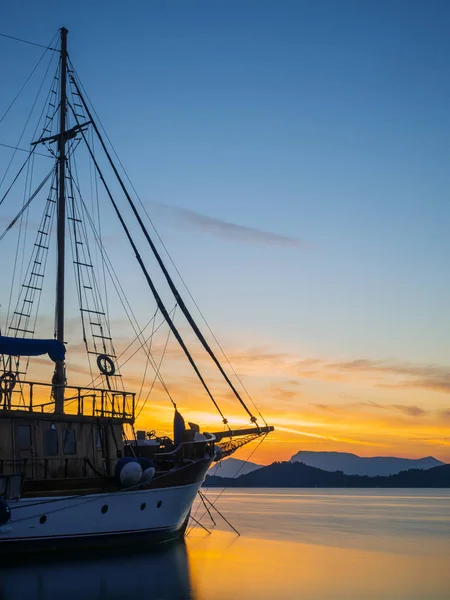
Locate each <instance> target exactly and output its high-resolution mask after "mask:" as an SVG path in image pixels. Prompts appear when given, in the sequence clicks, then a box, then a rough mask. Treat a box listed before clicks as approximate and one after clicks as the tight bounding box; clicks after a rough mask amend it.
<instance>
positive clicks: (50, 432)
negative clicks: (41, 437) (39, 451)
mask: <svg viewBox="0 0 450 600" xmlns="http://www.w3.org/2000/svg"><path fill="white" fill-rule="evenodd" d="M45 453H46V454H48V455H50V456H55V455H56V454H58V432H57V431H56V427H55V426H54V425H53V424H52V426H51V427H50V429H47V431H46V432H45Z"/></svg>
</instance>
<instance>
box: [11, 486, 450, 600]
mask: <svg viewBox="0 0 450 600" xmlns="http://www.w3.org/2000/svg"><path fill="white" fill-rule="evenodd" d="M204 492H205V493H206V495H207V497H208V498H209V499H210V500H211V501H213V502H214V500H215V498H217V497H218V496H219V494H220V490H218V489H216V488H215V489H214V490H204ZM216 506H217V508H218V509H219V511H220V512H221V513H222V514H223V515H224V517H226V519H227V520H228V521H229V522H230V523H231V525H233V527H235V528H236V529H237V530H238V531H239V533H240V535H239V536H238V535H237V534H236V533H235V532H234V531H233V530H232V529H231V528H230V526H229V525H228V524H227V523H226V522H225V521H224V520H223V519H222V518H221V517H220V516H219V514H218V513H217V512H213V513H212V516H213V517H214V520H215V521H216V526H213V523H212V521H211V519H210V517H209V515H208V514H207V513H206V510H205V507H204V506H203V504H201V503H198V504H196V505H195V507H194V510H193V513H192V514H193V516H194V517H195V519H197V520H199V521H200V522H201V523H202V524H203V525H204V526H205V527H206V528H207V529H208V530H209V531H210V532H211V533H209V532H208V531H205V530H204V529H202V528H201V527H199V526H195V527H194V528H193V529H190V528H189V530H188V535H187V537H186V540H185V541H184V542H183V541H182V542H180V543H172V544H163V545H160V546H159V547H158V548H157V549H156V550H153V551H151V552H145V553H139V554H132V555H130V554H129V553H127V554H125V555H123V556H120V555H119V556H114V557H109V558H101V557H98V558H96V559H89V560H83V558H82V557H80V558H79V559H78V560H73V559H71V560H70V561H65V560H62V561H61V560H60V561H58V562H56V563H43V564H35V565H33V564H26V563H25V561H24V563H23V564H21V565H19V566H17V567H8V568H1V567H0V600H22V599H27V600H50V599H63V600H75V599H76V600H112V599H119V598H120V599H121V600H127V599H128V598H130V599H131V598H133V599H139V600H169V599H170V600H209V599H212V600H230V599H233V600H240V599H245V600H253V599H255V600H265V599H268V600H269V599H270V600H282V599H283V600H284V599H286V600H297V599H298V600H324V599H334V600H337V599H343V600H344V599H345V600H356V599H358V600H372V599H373V600H391V599H392V600H394V599H395V600H406V599H408V600H419V599H420V600H448V599H449V598H450V490H436V489H433V490H423V489H421V490H355V489H352V490H343V489H339V490H329V489H326V490H325V489H320V490H318V489H302V490H292V489H289V490H287V489H285V490H283V489H277V490H257V489H251V490H245V489H239V490H236V489H234V490H226V491H225V492H224V493H222V494H221V495H220V498H219V499H218V500H217V503H216Z"/></svg>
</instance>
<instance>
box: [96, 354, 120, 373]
mask: <svg viewBox="0 0 450 600" xmlns="http://www.w3.org/2000/svg"><path fill="white" fill-rule="evenodd" d="M97 367H98V368H99V370H100V373H103V375H106V376H107V377H110V376H111V375H114V373H115V372H116V367H115V365H114V362H113V361H112V359H111V358H110V357H109V356H108V355H107V354H99V355H98V356H97Z"/></svg>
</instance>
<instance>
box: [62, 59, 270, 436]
mask: <svg viewBox="0 0 450 600" xmlns="http://www.w3.org/2000/svg"><path fill="white" fill-rule="evenodd" d="M69 62H70V67H71V70H72V71H73V73H74V74H75V76H76V78H77V81H78V83H79V85H80V88H81V89H82V90H83V93H84V95H85V96H86V98H87V99H88V101H89V103H90V105H91V107H92V110H93V113H94V114H95V117H96V120H97V121H98V123H99V124H100V126H101V128H102V130H103V132H104V134H105V137H106V139H107V140H108V142H109V144H110V146H111V148H112V151H113V153H114V155H115V157H116V158H117V161H118V163H119V165H120V166H121V168H122V170H123V172H124V174H125V177H126V178H127V181H128V182H129V184H130V186H131V188H132V190H133V192H134V193H135V195H136V198H137V199H138V201H139V203H140V205H141V207H142V209H143V211H144V214H145V215H146V217H147V219H148V220H149V222H150V224H151V226H152V228H153V230H154V232H155V234H156V236H157V238H158V240H159V242H160V243H161V245H162V247H163V249H164V251H165V253H166V254H167V256H168V258H169V261H170V262H171V264H172V266H173V267H174V269H175V271H176V273H177V275H178V276H179V278H180V280H181V282H182V284H183V286H184V287H185V289H186V291H187V293H188V295H189V297H190V298H191V300H192V302H193V303H194V305H195V307H196V309H197V310H198V312H199V314H200V316H201V318H202V319H203V321H204V323H205V324H206V327H207V328H208V330H209V332H210V334H211V335H212V337H213V338H214V341H215V342H216V344H217V346H218V348H219V350H220V351H221V353H222V355H223V357H224V358H225V360H226V362H227V363H228V365H229V367H230V369H231V371H232V372H233V375H234V376H235V377H236V379H237V381H238V382H239V383H240V385H241V387H242V389H243V390H244V392H245V394H246V396H247V398H248V399H249V400H250V402H251V403H252V405H253V407H254V408H255V410H256V411H257V413H258V414H259V416H260V417H261V419H262V421H263V422H264V424H265V425H267V422H266V420H265V419H264V417H263V415H262V414H261V412H260V410H259V409H258V407H257V406H256V403H255V402H254V400H253V398H252V397H251V396H250V393H249V392H248V390H247V388H246V387H245V385H244V383H243V381H242V380H241V378H240V377H239V375H238V374H237V372H236V370H235V369H234V367H233V365H232V364H231V361H230V359H229V358H228V356H227V355H226V353H225V351H224V349H223V347H222V346H221V344H220V342H219V340H218V339H217V337H216V335H215V334H214V332H213V330H212V328H211V327H210V325H209V323H208V321H207V320H206V317H205V316H204V314H203V313H202V311H201V309H200V307H199V306H198V304H197V302H196V301H195V299H194V297H193V295H192V293H191V292H190V290H189V287H188V285H187V284H186V282H185V281H184V279H183V277H182V275H181V273H180V271H179V270H178V268H177V266H176V264H175V262H174V260H173V259H172V257H171V255H170V253H169V251H168V249H167V247H166V245H165V244H164V242H163V240H162V238H161V236H160V235H159V233H158V230H157V229H156V227H155V225H154V223H153V220H152V219H151V217H150V215H149V214H148V211H147V209H146V208H145V205H144V203H143V202H142V200H141V198H140V196H139V194H138V192H137V190H136V188H135V187H134V185H133V182H132V181H131V179H130V177H129V176H128V173H127V171H126V169H125V167H124V165H123V163H122V161H121V160H120V157H119V155H118V153H117V152H116V150H115V148H114V145H113V144H112V142H111V140H110V138H109V136H108V133H107V131H106V129H105V127H104V126H103V124H102V122H101V120H100V118H99V116H98V113H97V111H96V110H95V107H94V105H93V103H92V101H91V100H90V98H89V96H88V94H87V92H86V90H85V88H84V86H83V84H82V82H81V79H80V76H79V75H78V72H77V71H76V69H75V67H74V66H73V63H72V61H70V59H69ZM74 83H75V82H74ZM75 86H77V84H76V83H75ZM79 95H80V98H81V99H82V100H84V99H83V97H82V96H81V94H79ZM86 109H87V107H86ZM87 110H88V109H87ZM91 120H92V119H91ZM93 124H94V123H93ZM94 127H95V124H94ZM232 389H233V388H232ZM247 412H248V411H247ZM250 416H251V415H250Z"/></svg>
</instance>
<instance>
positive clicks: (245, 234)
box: [153, 202, 305, 248]
mask: <svg viewBox="0 0 450 600" xmlns="http://www.w3.org/2000/svg"><path fill="white" fill-rule="evenodd" d="M153 207H154V210H155V211H156V212H157V213H158V214H159V215H160V216H161V217H164V218H166V219H168V220H170V221H171V223H173V224H175V225H177V226H178V227H182V228H184V229H192V230H195V231H200V232H201V233H207V234H210V235H214V236H217V237H220V238H224V239H228V240H233V241H237V242H245V243H251V244H265V245H272V246H283V247H285V248H304V247H305V244H304V243H303V242H302V241H301V240H299V239H298V238H293V237H289V236H286V235H282V234H279V233H273V232H270V231H264V230H262V229H257V228H256V227H248V226H246V225H239V224H237V223H231V222H230V221H224V220H222V219H217V218H215V217H209V216H207V215H203V214H200V213H197V212H194V211H193V210H188V209H186V208H181V207H179V206H168V205H167V204H161V203H158V202H155V203H153Z"/></svg>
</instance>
